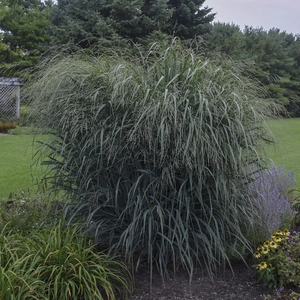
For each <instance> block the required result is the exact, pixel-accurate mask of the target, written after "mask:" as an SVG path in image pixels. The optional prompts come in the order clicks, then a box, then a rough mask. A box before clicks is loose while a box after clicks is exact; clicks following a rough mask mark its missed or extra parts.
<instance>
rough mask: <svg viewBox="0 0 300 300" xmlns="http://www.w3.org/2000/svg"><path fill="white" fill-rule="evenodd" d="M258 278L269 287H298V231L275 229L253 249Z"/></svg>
mask: <svg viewBox="0 0 300 300" xmlns="http://www.w3.org/2000/svg"><path fill="white" fill-rule="evenodd" d="M254 257H255V258H256V260H257V263H256V264H255V266H254V267H255V268H256V269H257V270H258V280H259V281H260V282H262V283H263V284H265V285H267V286H269V287H286V286H287V285H294V286H295V287H298V288H299V287H300V232H296V231H293V232H292V233H290V232H289V230H288V229H285V230H283V231H281V230H277V231H276V232H275V233H274V234H273V235H272V236H271V238H270V239H269V240H267V241H265V242H264V243H263V244H261V245H260V246H259V247H258V248H257V249H256V251H255V253H254Z"/></svg>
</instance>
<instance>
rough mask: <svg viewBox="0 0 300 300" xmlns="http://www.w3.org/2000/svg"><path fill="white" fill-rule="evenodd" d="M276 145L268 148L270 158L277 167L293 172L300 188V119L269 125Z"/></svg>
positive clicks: (273, 122)
mask: <svg viewBox="0 0 300 300" xmlns="http://www.w3.org/2000/svg"><path fill="white" fill-rule="evenodd" d="M269 127H270V129H271V130H272V132H273V134H274V136H275V139H276V145H275V146H270V147H268V148H267V153H268V156H269V157H270V158H271V159H272V160H273V161H274V162H275V164H276V165H277V166H284V167H285V170H286V171H291V170H293V171H294V172H295V178H296V180H297V186H298V187H299V188H300V118H293V119H281V120H275V121H272V122H270V123H269Z"/></svg>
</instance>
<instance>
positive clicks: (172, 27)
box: [167, 0, 215, 39]
mask: <svg viewBox="0 0 300 300" xmlns="http://www.w3.org/2000/svg"><path fill="white" fill-rule="evenodd" d="M204 2H205V0H169V1H168V4H169V9H171V10H173V14H172V17H171V20H170V21H171V22H170V23H169V26H168V29H167V33H168V34H171V35H175V36H178V37H180V38H182V39H191V38H194V37H196V36H199V35H203V34H205V33H207V31H209V28H210V26H209V24H210V22H212V21H213V20H214V17H215V13H211V11H212V8H208V7H207V6H205V7H203V8H202V6H203V4H204Z"/></svg>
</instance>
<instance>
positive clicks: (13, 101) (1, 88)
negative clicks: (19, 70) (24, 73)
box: [0, 77, 22, 118]
mask: <svg viewBox="0 0 300 300" xmlns="http://www.w3.org/2000/svg"><path fill="white" fill-rule="evenodd" d="M21 85H22V79H21V78H6V77H0V118H13V117H17V118H18V117H19V116H20V86H21Z"/></svg>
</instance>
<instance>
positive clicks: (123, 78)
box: [29, 40, 273, 277]
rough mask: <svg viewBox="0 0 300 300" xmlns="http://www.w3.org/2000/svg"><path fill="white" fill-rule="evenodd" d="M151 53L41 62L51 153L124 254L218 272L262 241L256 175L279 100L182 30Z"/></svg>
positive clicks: (79, 208) (106, 240)
mask: <svg viewBox="0 0 300 300" xmlns="http://www.w3.org/2000/svg"><path fill="white" fill-rule="evenodd" d="M141 53H144V54H141V56H140V57H132V56H126V55H124V56H122V55H115V54H113V53H111V54H109V55H103V56H100V57H86V56H81V55H80V54H76V55H72V56H69V57H64V58H62V57H54V58H52V59H50V60H48V61H46V62H45V63H44V64H43V65H41V69H40V71H39V72H37V73H36V81H35V82H34V83H33V84H32V86H31V88H30V91H29V92H30V95H31V96H32V98H33V102H32V106H33V108H34V112H35V113H36V114H37V115H40V120H39V123H40V124H41V125H42V126H43V127H44V128H47V130H50V131H51V132H52V133H53V137H52V139H51V140H49V141H48V143H45V144H44V145H43V146H44V149H46V151H48V152H47V153H48V158H49V159H48V160H47V161H45V163H47V164H48V165H49V167H50V171H51V173H50V174H54V175H53V176H52V181H53V184H54V186H55V187H57V188H58V189H63V190H65V191H67V192H68V193H69V195H70V196H71V199H73V200H74V201H73V204H74V205H73V206H72V207H71V206H70V209H69V212H70V213H71V217H72V218H73V219H77V218H78V217H81V218H82V217H83V219H84V222H85V226H87V228H88V229H90V230H91V231H93V232H94V234H95V237H96V239H97V240H99V241H101V242H102V243H103V244H104V245H108V246H109V248H110V250H111V251H112V252H114V253H120V252H121V253H123V254H124V257H125V259H126V261H128V262H130V263H135V264H136V265H137V266H138V265H139V263H140V262H141V261H146V262H147V263H148V266H149V269H150V274H152V268H153V266H156V267H157V268H158V270H159V271H160V274H161V276H162V277H167V276H168V275H169V273H168V270H169V266H173V270H174V271H176V269H177V267H179V266H183V267H184V268H186V270H187V271H188V272H189V274H190V275H192V273H193V270H194V268H195V266H196V265H201V266H202V267H203V268H204V269H207V270H208V271H209V272H211V273H212V272H213V271H214V270H215V269H216V268H217V266H218V265H219V264H223V263H224V262H226V261H228V253H231V254H232V253H234V254H235V255H240V254H241V249H242V248H250V245H249V243H248V241H247V234H248V231H249V230H250V231H251V229H252V228H254V227H253V219H254V218H253V216H254V214H255V209H254V208H253V206H252V201H251V198H250V196H249V195H248V193H247V181H248V178H249V176H250V174H251V173H252V172H254V171H255V170H257V169H259V168H260V167H261V165H262V164H263V160H261V158H262V157H261V155H260V154H259V148H260V147H261V146H262V145H263V143H264V142H265V141H266V140H268V139H269V136H268V132H266V130H265V127H264V126H262V123H263V121H264V120H265V118H266V116H268V115H270V114H271V113H272V109H273V106H272V103H271V102H270V101H268V100H267V99H262V95H263V91H262V90H261V89H260V87H259V86H257V85H256V84H255V83H253V82H252V81H251V80H250V79H249V78H247V77H246V76H245V74H244V73H245V72H244V69H243V68H241V67H240V66H239V65H236V64H235V63H233V62H232V61H230V60H224V59H222V60H221V59H219V58H217V57H216V59H215V60H211V59H210V60H208V59H206V58H205V57H203V55H202V54H201V53H199V52H197V53H196V52H195V51H193V50H191V49H188V48H186V47H184V46H183V45H181V43H180V42H179V41H177V40H174V42H173V43H172V44H171V45H167V46H164V45H159V44H153V45H152V46H151V47H150V48H149V49H148V51H146V52H141ZM145 53H146V54H145Z"/></svg>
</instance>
